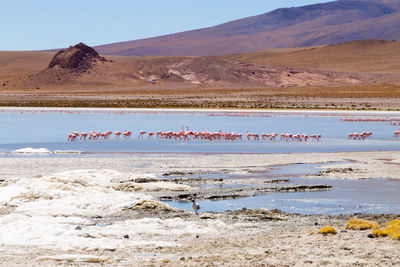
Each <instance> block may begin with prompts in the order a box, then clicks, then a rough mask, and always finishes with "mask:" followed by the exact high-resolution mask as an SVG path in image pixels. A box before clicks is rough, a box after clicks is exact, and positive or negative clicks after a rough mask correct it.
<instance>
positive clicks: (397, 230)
mask: <svg viewBox="0 0 400 267" xmlns="http://www.w3.org/2000/svg"><path fill="white" fill-rule="evenodd" d="M372 235H373V236H375V237H380V236H389V237H391V238H393V239H398V240H400V220H394V221H390V222H388V223H387V224H386V228H385V229H383V230H382V229H376V230H374V231H373V232H372Z"/></svg>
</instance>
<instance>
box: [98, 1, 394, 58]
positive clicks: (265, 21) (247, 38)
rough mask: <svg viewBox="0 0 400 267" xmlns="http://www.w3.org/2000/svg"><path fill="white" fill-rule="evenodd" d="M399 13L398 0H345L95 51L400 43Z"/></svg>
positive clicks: (209, 51) (156, 52)
mask: <svg viewBox="0 0 400 267" xmlns="http://www.w3.org/2000/svg"><path fill="white" fill-rule="evenodd" d="M399 10H400V5H399V3H398V1H397V2H396V1H394V0H340V1H334V2H329V3H323V4H315V5H309V6H303V7H297V8H282V9H277V10H274V11H272V12H268V13H265V14H262V15H259V16H254V17H249V18H244V19H240V20H236V21H232V22H228V23H225V24H221V25H217V26H214V27H210V28H204V29H199V30H194V31H188V32H183V33H176V34H171V35H166V36H161V37H155V38H149V39H143V40H136V41H128V42H122V43H115V44H109V45H102V46H98V47H97V48H96V49H97V50H98V51H99V52H100V53H102V54H107V55H124V56H160V55H164V56H180V55H197V56H203V55H221V54H230V53H246V52H252V51H259V50H265V49H271V48H283V47H301V46H315V45H326V44H335V43H340V42H346V41H352V40H360V39H371V38H375V39H388V40H392V39H394V40H400V32H399V31H398V28H399V26H400V11H399Z"/></svg>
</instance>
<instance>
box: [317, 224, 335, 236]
mask: <svg viewBox="0 0 400 267" xmlns="http://www.w3.org/2000/svg"><path fill="white" fill-rule="evenodd" d="M336 233H337V232H336V229H335V228H333V227H332V226H326V227H323V228H321V229H319V230H318V231H317V234H323V235H328V234H332V235H335V234H336Z"/></svg>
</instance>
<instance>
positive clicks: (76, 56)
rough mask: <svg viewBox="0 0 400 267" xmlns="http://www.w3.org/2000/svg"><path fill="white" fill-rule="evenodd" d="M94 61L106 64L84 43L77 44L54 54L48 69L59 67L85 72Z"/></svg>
mask: <svg viewBox="0 0 400 267" xmlns="http://www.w3.org/2000/svg"><path fill="white" fill-rule="evenodd" d="M96 61H100V62H106V61H107V60H106V59H105V58H104V57H101V56H99V54H98V53H97V52H96V50H94V49H93V48H91V47H89V46H87V45H85V44H84V43H79V44H77V45H74V46H70V47H69V48H68V49H65V50H61V51H59V52H58V53H57V54H55V56H54V57H53V59H52V60H51V61H50V64H49V67H48V69H53V68H56V67H59V68H61V69H69V70H75V71H79V72H85V71H87V70H88V69H90V68H91V66H92V65H93V63H95V62H96Z"/></svg>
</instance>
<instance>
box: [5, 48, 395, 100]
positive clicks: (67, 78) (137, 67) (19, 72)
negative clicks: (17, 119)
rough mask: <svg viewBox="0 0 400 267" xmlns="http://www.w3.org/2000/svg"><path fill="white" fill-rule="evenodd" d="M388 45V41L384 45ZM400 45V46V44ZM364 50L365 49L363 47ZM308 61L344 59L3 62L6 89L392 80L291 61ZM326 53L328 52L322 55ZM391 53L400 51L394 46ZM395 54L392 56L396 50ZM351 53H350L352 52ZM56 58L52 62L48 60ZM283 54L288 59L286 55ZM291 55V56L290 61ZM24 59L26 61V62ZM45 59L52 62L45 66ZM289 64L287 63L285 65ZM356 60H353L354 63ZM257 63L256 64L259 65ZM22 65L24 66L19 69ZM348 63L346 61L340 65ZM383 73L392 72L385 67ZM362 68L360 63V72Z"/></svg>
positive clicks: (13, 56) (15, 58)
mask: <svg viewBox="0 0 400 267" xmlns="http://www.w3.org/2000/svg"><path fill="white" fill-rule="evenodd" d="M384 43H386V42H384ZM396 44H397V43H396ZM360 45H363V43H362V42H361V43H360ZM342 46H345V47H348V50H351V51H353V50H354V51H356V50H357V51H358V54H357V55H358V58H359V59H360V61H363V60H364V57H363V54H362V53H361V54H360V53H359V48H358V47H357V45H354V44H343V45H342ZM366 46H368V47H369V48H368V49H366V50H365V53H368V55H369V56H370V53H371V50H372V49H376V52H375V54H378V55H379V54H380V53H384V51H386V52H385V53H387V47H386V46H383V47H382V46H381V42H380V41H376V42H372V41H371V42H367V44H366ZM320 49H322V50H321V51H320V52H319V53H318V54H316V55H315V56H314V57H310V60H313V61H314V64H319V61H322V62H323V61H324V60H325V59H326V58H328V56H324V53H325V54H326V55H329V56H331V57H333V58H332V62H333V63H335V60H336V59H335V57H334V56H333V54H335V53H336V54H337V55H340V56H341V55H342V54H343V53H342V50H343V49H341V48H340V47H339V48H337V49H334V51H333V52H332V51H330V50H329V48H317V49H312V48H303V49H295V50H288V51H286V50H285V51H282V50H276V51H275V50H272V51H266V52H263V53H265V55H264V54H263V53H261V54H260V53H256V54H242V55H227V56H220V57H208V56H206V57H120V56H118V57H116V56H109V57H107V58H105V57H103V56H100V55H99V54H98V53H97V52H96V51H95V50H94V49H93V48H90V47H88V46H86V45H84V44H82V43H81V44H77V45H75V46H71V47H69V48H68V49H66V50H62V51H60V52H58V53H57V54H50V53H38V52H25V53H22V52H18V53H12V52H8V53H2V54H0V61H1V62H2V63H3V64H2V70H4V73H2V74H1V76H0V77H3V79H2V80H0V82H2V84H1V85H2V86H1V88H2V90H4V91H18V90H33V89H35V90H42V91H43V89H45V90H75V91H76V90H81V91H82V90H83V91H84V90H87V89H90V90H91V91H93V90H94V91H93V92H95V91H97V92H99V93H100V92H102V90H105V89H113V90H122V91H129V90H132V89H137V88H149V89H154V88H157V87H159V88H165V87H166V88H194V87H199V88H204V87H232V88H252V87H299V86H300V87H301V86H338V85H356V84H367V83H372V84H376V83H379V82H387V81H392V80H391V79H392V76H390V75H389V74H387V75H382V74H371V73H367V74H365V73H363V72H364V71H362V70H359V71H357V70H356V69H354V68H353V69H352V71H351V72H350V71H346V69H345V68H337V69H335V70H334V71H332V70H327V69H324V68H320V69H318V68H312V64H310V66H306V65H305V64H303V65H301V64H298V62H299V61H298V60H293V61H292V62H290V60H287V58H301V57H304V55H303V54H304V53H305V51H308V50H311V51H314V50H318V51H319V50H320ZM324 49H325V50H324ZM393 49H394V50H395V49H397V46H396V45H394V46H393ZM394 50H393V51H394ZM350 53H351V52H350ZM277 54H280V55H281V56H280V57H279V58H281V62H277V61H276V60H275V62H272V61H271V62H270V60H269V58H271V56H270V55H277ZM51 55H53V58H50V56H51ZM283 55H285V56H283ZM286 55H288V56H286ZM24 59H25V60H24ZM46 60H47V61H48V62H46ZM285 60H286V61H285ZM353 60H355V58H354V57H353V58H349V61H348V64H351V63H352V62H353ZM256 61H257V62H256ZM17 62H19V65H20V67H18V64H17ZM340 62H341V64H344V61H340ZM380 64H382V66H383V67H382V68H385V67H390V66H389V65H387V63H385V62H382V63H380ZM361 66H364V65H363V64H362V63H360V67H361Z"/></svg>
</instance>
